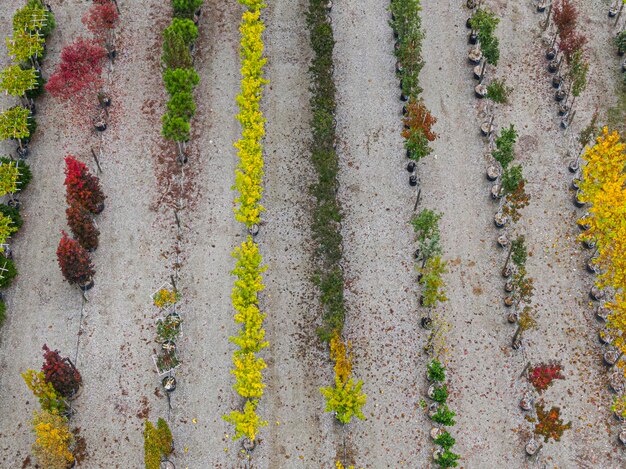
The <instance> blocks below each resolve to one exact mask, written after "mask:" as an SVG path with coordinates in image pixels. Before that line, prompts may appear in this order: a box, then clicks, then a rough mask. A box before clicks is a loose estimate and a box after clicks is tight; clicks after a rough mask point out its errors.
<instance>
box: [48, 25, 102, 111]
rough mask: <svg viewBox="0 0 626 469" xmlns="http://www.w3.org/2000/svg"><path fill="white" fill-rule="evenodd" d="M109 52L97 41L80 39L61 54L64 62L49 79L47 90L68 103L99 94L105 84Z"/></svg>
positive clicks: (66, 47)
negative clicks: (106, 59)
mask: <svg viewBox="0 0 626 469" xmlns="http://www.w3.org/2000/svg"><path fill="white" fill-rule="evenodd" d="M105 56H106V50H105V49H104V47H102V46H101V45H100V44H98V43H97V42H96V41H95V40H90V39H83V38H81V37H79V38H78V39H76V41H74V42H73V43H72V44H70V45H68V46H65V48H64V49H63V51H62V52H61V63H60V64H59V65H58V67H57V69H56V70H55V72H54V73H53V74H52V76H51V77H50V78H49V80H48V83H47V84H46V90H48V91H49V92H50V94H51V95H52V96H55V97H58V98H60V99H62V100H64V101H68V100H72V101H74V100H76V99H80V98H83V97H85V96H86V95H88V94H91V93H94V94H95V93H96V92H97V90H98V89H99V88H100V85H101V78H100V74H101V73H102V60H103V59H104V57H105Z"/></svg>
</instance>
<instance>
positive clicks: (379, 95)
mask: <svg viewBox="0 0 626 469" xmlns="http://www.w3.org/2000/svg"><path fill="white" fill-rule="evenodd" d="M386 7H387V3H386V2H377V1H358V2H357V1H344V2H338V3H336V5H335V6H334V8H333V12H332V19H333V28H334V31H335V39H336V41H337V44H336V47H335V82H336V84H337V135H338V138H339V147H338V152H339V157H340V159H341V164H340V173H339V180H340V185H341V188H340V191H339V196H340V198H341V202H342V204H343V209H344V212H345V218H344V221H343V228H342V232H343V236H344V270H345V276H346V296H345V298H346V306H347V321H346V329H345V334H346V337H347V338H348V339H349V340H351V341H352V344H353V348H354V374H355V376H356V378H359V379H362V380H363V381H364V382H365V385H364V387H363V391H364V392H365V393H366V394H367V396H368V399H367V404H366V406H365V408H364V413H365V415H366V417H367V421H355V422H354V423H352V424H350V425H349V426H348V430H347V431H348V434H349V436H348V443H347V453H348V455H349V456H350V457H349V459H354V463H356V464H357V465H358V467H360V466H366V467H372V468H379V467H380V468H382V467H394V468H396V467H416V461H425V455H424V451H425V444H424V443H425V441H426V433H425V431H424V430H425V427H424V423H423V417H422V413H421V410H420V409H419V405H418V403H419V400H420V397H421V389H420V387H419V386H416V384H421V382H422V380H423V376H424V369H425V368H424V366H425V360H424V359H423V358H422V357H421V356H420V349H421V345H422V340H423V337H424V334H423V333H422V332H421V331H419V330H418V326H417V323H418V316H419V314H418V312H417V304H416V303H417V301H416V296H415V293H414V285H415V282H416V278H415V275H414V271H413V258H412V255H411V252H412V241H413V236H412V234H411V233H412V229H411V227H410V226H409V224H408V221H409V220H410V218H411V210H412V208H413V203H414V192H413V191H411V190H410V189H409V186H408V173H407V172H406V171H405V170H404V169H403V165H404V164H405V160H404V156H403V154H404V152H403V150H402V138H401V135H400V131H401V127H402V123H401V113H400V111H401V103H400V101H399V100H398V97H399V95H400V89H399V87H398V81H397V80H396V77H395V74H394V63H395V61H394V58H393V55H392V51H393V36H392V32H391V28H390V27H389V25H388V24H387V19H388V18H389V14H388V13H387V12H386ZM364 45H366V47H364ZM421 464H422V463H418V465H421Z"/></svg>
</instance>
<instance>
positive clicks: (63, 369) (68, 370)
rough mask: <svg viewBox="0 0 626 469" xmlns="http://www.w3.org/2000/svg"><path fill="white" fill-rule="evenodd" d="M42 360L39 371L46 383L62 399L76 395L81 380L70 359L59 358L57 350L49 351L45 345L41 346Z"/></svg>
mask: <svg viewBox="0 0 626 469" xmlns="http://www.w3.org/2000/svg"><path fill="white" fill-rule="evenodd" d="M43 358H44V362H43V366H42V367H41V371H42V372H43V374H44V376H45V378H46V382H47V383H50V384H52V386H53V387H54V389H55V390H56V391H57V392H58V393H59V394H61V396H63V397H71V396H72V394H74V393H76V391H78V388H79V387H80V384H81V382H82V380H83V379H82V377H81V376H80V373H79V372H78V370H77V369H76V368H75V367H74V365H73V364H72V362H71V361H70V359H69V358H67V357H61V355H60V354H59V351H58V350H54V351H53V350H50V349H49V348H48V346H47V345H44V346H43Z"/></svg>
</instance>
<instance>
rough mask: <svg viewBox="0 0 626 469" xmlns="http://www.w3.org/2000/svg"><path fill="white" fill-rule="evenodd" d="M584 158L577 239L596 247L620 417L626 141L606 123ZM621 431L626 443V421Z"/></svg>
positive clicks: (603, 335) (625, 409)
mask: <svg viewBox="0 0 626 469" xmlns="http://www.w3.org/2000/svg"><path fill="white" fill-rule="evenodd" d="M582 159H583V161H584V162H585V164H584V165H583V166H582V168H581V169H580V172H579V176H578V177H575V179H574V186H575V187H576V188H577V192H576V197H575V202H576V205H578V206H582V207H585V208H586V213H585V214H584V215H583V216H582V217H581V218H580V219H579V220H578V221H577V224H578V226H579V228H581V229H582V230H583V231H582V233H581V234H580V235H579V240H580V241H582V242H583V244H584V245H585V247H587V248H589V249H592V250H593V252H592V254H591V256H590V257H589V259H588V260H587V270H588V271H590V272H592V273H594V274H595V282H594V285H593V287H592V288H591V291H590V292H589V295H590V297H591V299H592V300H595V301H600V300H604V303H603V304H601V305H599V306H598V307H597V308H596V312H595V314H596V317H597V318H598V319H599V320H601V321H603V322H604V323H605V327H604V328H603V329H601V330H600V340H601V342H602V343H603V344H605V345H606V346H607V347H608V348H607V349H606V350H605V351H604V356H603V358H604V361H605V363H606V364H607V365H609V366H610V367H611V370H613V372H612V374H611V377H610V385H611V388H612V389H613V391H615V392H616V396H615V398H614V402H613V405H612V410H613V412H614V413H615V416H616V417H617V418H618V419H620V420H622V421H626V395H625V394H624V392H625V391H626V389H625V386H624V373H625V372H626V363H624V361H623V360H622V357H623V355H624V353H626V341H625V339H624V337H626V291H625V287H624V279H626V268H625V266H626V246H625V245H624V235H625V234H626V218H625V217H624V213H623V207H624V206H626V189H625V188H624V187H625V185H626V173H625V172H624V165H626V144H624V143H623V142H622V141H621V137H620V135H619V134H618V133H617V132H616V131H613V132H609V129H608V128H607V127H604V128H603V129H602V132H601V134H600V135H599V136H598V137H597V139H596V143H595V145H593V146H591V147H587V148H586V150H585V151H584V152H583V154H582ZM619 437H620V440H621V441H622V442H623V443H624V444H626V426H625V427H624V428H622V430H621V432H620V435H619Z"/></svg>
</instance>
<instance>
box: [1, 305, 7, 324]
mask: <svg viewBox="0 0 626 469" xmlns="http://www.w3.org/2000/svg"><path fill="white" fill-rule="evenodd" d="M6 318H7V305H6V304H5V302H4V301H2V300H0V327H2V324H4V321H5V319H6Z"/></svg>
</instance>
